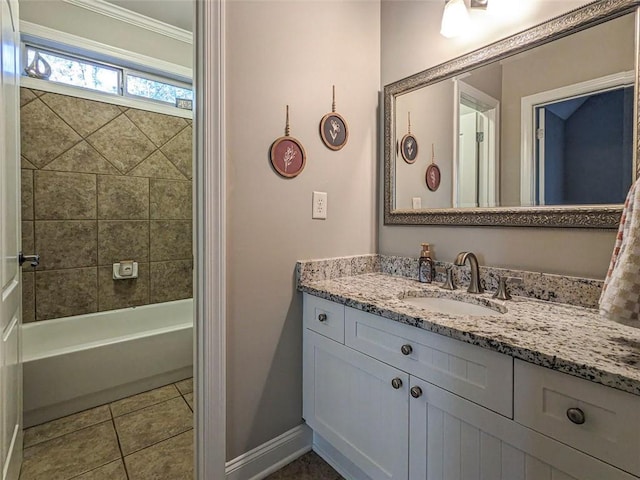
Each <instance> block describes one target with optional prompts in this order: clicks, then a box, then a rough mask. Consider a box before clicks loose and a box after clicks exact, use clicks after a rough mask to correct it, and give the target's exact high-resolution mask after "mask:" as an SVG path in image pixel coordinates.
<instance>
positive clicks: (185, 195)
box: [149, 178, 192, 220]
mask: <svg viewBox="0 0 640 480" xmlns="http://www.w3.org/2000/svg"><path fill="white" fill-rule="evenodd" d="M149 195H150V199H151V204H150V214H151V218H152V219H162V220H174V219H179V220H188V219H191V217H192V205H191V204H192V196H191V182H180V181H171V180H157V179H153V178H152V179H151V180H150V184H149Z"/></svg>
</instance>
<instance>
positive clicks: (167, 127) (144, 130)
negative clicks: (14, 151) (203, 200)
mask: <svg viewBox="0 0 640 480" xmlns="http://www.w3.org/2000/svg"><path fill="white" fill-rule="evenodd" d="M20 99H21V107H22V110H21V127H22V130H21V137H22V138H21V145H22V157H21V160H22V171H21V174H22V179H21V183H22V219H23V222H22V251H23V252H25V253H27V254H29V253H33V252H37V253H39V254H40V255H41V264H40V266H38V267H37V268H34V267H31V266H30V265H29V264H25V265H23V268H22V270H23V284H24V287H23V311H24V318H25V320H24V321H25V322H30V321H40V320H47V319H51V318H58V317H60V316H72V315H81V314H85V313H93V312H96V311H105V310H111V309H117V308H127V307H132V306H138V305H145V304H149V303H159V302H164V301H171V300H178V299H183V298H190V297H192V288H193V280H192V276H193V272H192V262H193V260H192V255H193V253H192V212H191V209H192V181H191V168H190V163H191V157H192V155H191V152H192V147H191V144H192V122H188V121H186V120H185V119H183V118H180V117H172V116H169V115H163V114H157V113H151V112H146V111H143V110H136V109H130V108H128V109H127V108H124V109H123V108H119V107H114V106H113V105H110V104H106V103H101V102H95V101H90V100H84V99H79V98H75V97H70V96H65V95H59V94H53V93H47V92H40V91H34V90H31V89H26V88H21V89H20ZM152 227H153V228H152ZM120 260H134V261H136V262H138V268H139V273H138V278H137V279H131V280H122V281H114V280H113V278H112V264H113V263H116V262H118V261H120ZM49 282H53V283H52V284H49Z"/></svg>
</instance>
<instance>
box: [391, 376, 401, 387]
mask: <svg viewBox="0 0 640 480" xmlns="http://www.w3.org/2000/svg"><path fill="white" fill-rule="evenodd" d="M391 386H392V387H393V388H395V389H396V390H398V389H399V388H400V387H402V379H401V378H398V377H396V378H394V379H393V380H391Z"/></svg>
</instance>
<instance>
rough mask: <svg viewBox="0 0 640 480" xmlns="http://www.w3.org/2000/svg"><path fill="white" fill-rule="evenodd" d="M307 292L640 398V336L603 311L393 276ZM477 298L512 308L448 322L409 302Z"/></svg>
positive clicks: (340, 281)
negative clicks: (500, 296)
mask: <svg viewBox="0 0 640 480" xmlns="http://www.w3.org/2000/svg"><path fill="white" fill-rule="evenodd" d="M298 288H299V290H301V291H303V292H307V293H310V294H312V295H315V296H318V297H321V298H325V299H327V300H331V301H334V302H338V303H341V304H344V305H346V306H348V307H352V308H355V309H358V310H362V311H365V312H370V313H373V314H376V315H381V316H383V317H386V318H389V319H390V320H393V321H397V322H401V323H405V324H408V325H412V326H415V327H417V328H422V329H424V330H428V331H431V332H435V333H438V334H441V335H446V336H447V337H451V338H455V339H456V340H460V341H463V342H466V343H470V344H473V345H478V346H480V347H484V348H488V349H490V350H494V351H497V352H500V353H504V354H507V355H510V356H512V357H514V358H519V359H521V360H524V361H527V362H530V363H534V364H536V365H541V366H543V367H547V368H551V369H553V370H557V371H559V372H564V373H568V374H570V375H574V376H577V377H581V378H584V379H587V380H591V381H593V382H597V383H601V384H603V385H607V386H609V387H613V388H616V389H618V390H623V391H625V392H630V393H633V394H635V395H640V329H635V328H631V327H627V326H624V325H619V324H617V323H614V322H612V321H609V320H606V319H604V318H602V317H601V316H600V315H599V314H598V311H597V310H595V309H592V308H584V307H579V306H573V305H566V304H562V303H552V302H549V301H544V300H537V299H532V298H526V297H517V296H514V297H513V299H512V300H508V301H497V300H494V299H492V298H491V293H485V294H481V295H471V294H466V290H465V289H463V288H461V289H458V290H455V291H453V292H451V291H448V290H443V289H441V288H439V285H438V284H423V283H419V282H418V281H416V280H413V279H410V278H406V277H401V276H392V275H389V274H385V273H365V274H362V275H353V276H343V277H338V278H332V279H325V280H318V279H302V280H301V281H300V283H299V285H298ZM460 295H469V297H467V298H470V297H473V299H472V300H473V301H474V302H475V303H479V304H483V303H484V304H487V305H488V304H491V305H493V307H494V308H501V309H503V308H505V307H506V309H507V311H506V313H503V314H502V315H499V316H469V315H448V314H444V313H434V312H429V311H427V310H425V309H423V308H420V307H417V306H413V305H410V304H408V303H406V302H404V301H402V298H404V297H411V296H415V297H419V296H438V297H445V298H447V297H448V298H455V296H460Z"/></svg>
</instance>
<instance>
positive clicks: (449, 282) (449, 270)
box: [437, 265, 458, 290]
mask: <svg viewBox="0 0 640 480" xmlns="http://www.w3.org/2000/svg"><path fill="white" fill-rule="evenodd" d="M437 271H438V273H445V274H446V275H447V278H446V280H445V281H444V283H443V284H442V285H440V288H444V289H445V290H455V289H456V288H458V287H456V284H455V282H454V281H453V267H452V266H451V265H449V266H448V267H438V270H437Z"/></svg>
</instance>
